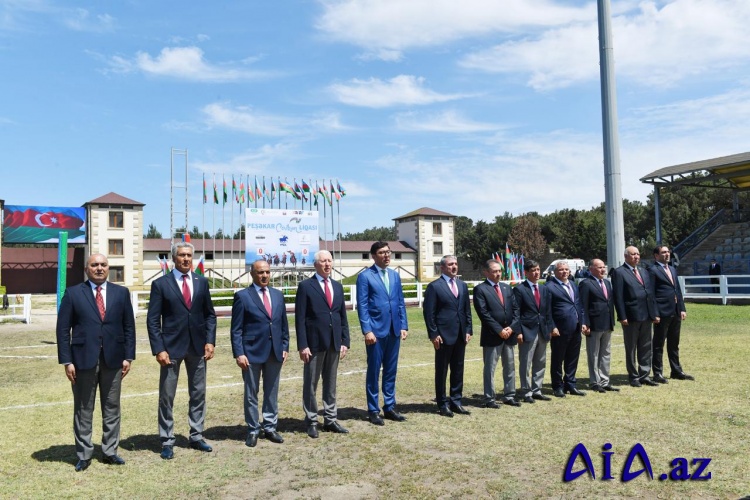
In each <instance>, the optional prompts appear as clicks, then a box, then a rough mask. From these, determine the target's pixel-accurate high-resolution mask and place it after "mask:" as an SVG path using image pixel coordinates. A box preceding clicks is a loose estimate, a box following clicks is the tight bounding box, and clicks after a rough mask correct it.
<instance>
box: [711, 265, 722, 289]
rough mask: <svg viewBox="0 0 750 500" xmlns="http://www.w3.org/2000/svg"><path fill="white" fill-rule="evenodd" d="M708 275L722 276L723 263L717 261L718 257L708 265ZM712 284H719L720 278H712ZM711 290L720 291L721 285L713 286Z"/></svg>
mask: <svg viewBox="0 0 750 500" xmlns="http://www.w3.org/2000/svg"><path fill="white" fill-rule="evenodd" d="M708 275H709V276H721V264H719V263H718V262H716V259H711V264H709V265H708ZM711 284H712V285H718V284H719V278H711ZM711 291H712V293H719V287H718V286H713V287H711Z"/></svg>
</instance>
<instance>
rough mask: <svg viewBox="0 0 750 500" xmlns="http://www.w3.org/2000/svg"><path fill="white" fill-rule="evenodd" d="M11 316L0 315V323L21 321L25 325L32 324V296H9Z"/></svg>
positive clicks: (26, 294) (27, 294) (28, 294)
mask: <svg viewBox="0 0 750 500" xmlns="http://www.w3.org/2000/svg"><path fill="white" fill-rule="evenodd" d="M7 311H10V314H0V321H4V320H13V319H15V320H21V321H23V322H24V323H26V324H28V323H31V294H30V293H25V294H21V295H9V296H8V309H7V310H6V311H5V312H6V313H7Z"/></svg>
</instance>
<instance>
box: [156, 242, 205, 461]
mask: <svg viewBox="0 0 750 500" xmlns="http://www.w3.org/2000/svg"><path fill="white" fill-rule="evenodd" d="M193 251H194V247H193V245H192V244H190V243H186V242H179V243H176V244H175V245H173V246H172V261H173V262H174V269H173V271H172V272H171V273H169V274H167V275H166V276H162V277H161V278H159V279H157V280H156V281H154V282H153V283H152V284H151V296H150V298H149V302H148V314H147V317H146V326H147V328H148V339H149V342H150V343H151V353H152V354H153V355H154V356H156V361H157V363H159V365H160V366H161V373H160V376H159V438H160V440H161V445H162V451H161V458H163V459H164V460H170V459H172V458H173V457H174V451H173V447H174V442H175V436H174V418H173V416H172V407H173V405H174V397H175V393H176V391H177V382H178V379H179V376H180V365H181V364H182V362H183V361H184V362H185V368H186V370H187V376H188V394H189V396H190V403H189V406H188V423H189V424H190V438H189V440H190V447H191V448H193V449H196V450H199V451H203V452H210V451H212V450H213V449H212V448H211V446H209V445H208V444H207V443H206V441H205V440H204V439H203V426H204V421H205V417H206V361H208V360H210V359H211V358H213V357H214V345H215V344H216V313H215V312H214V306H213V303H212V302H211V292H210V291H209V288H208V280H207V279H206V278H204V277H203V276H199V275H197V274H195V273H193Z"/></svg>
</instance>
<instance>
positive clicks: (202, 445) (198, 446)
mask: <svg viewBox="0 0 750 500" xmlns="http://www.w3.org/2000/svg"><path fill="white" fill-rule="evenodd" d="M190 447H191V448H192V449H194V450H198V451H203V452H205V453H209V452H212V451H214V449H213V448H211V446H210V445H209V444H208V443H207V442H205V441H204V440H203V439H201V440H200V441H193V442H192V443H190Z"/></svg>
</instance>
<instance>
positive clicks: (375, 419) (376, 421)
mask: <svg viewBox="0 0 750 500" xmlns="http://www.w3.org/2000/svg"><path fill="white" fill-rule="evenodd" d="M367 418H368V420H370V423H371V424H372V425H385V422H383V419H382V418H381V417H380V414H379V413H375V412H372V413H370V414H369V415H368V416H367Z"/></svg>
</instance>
